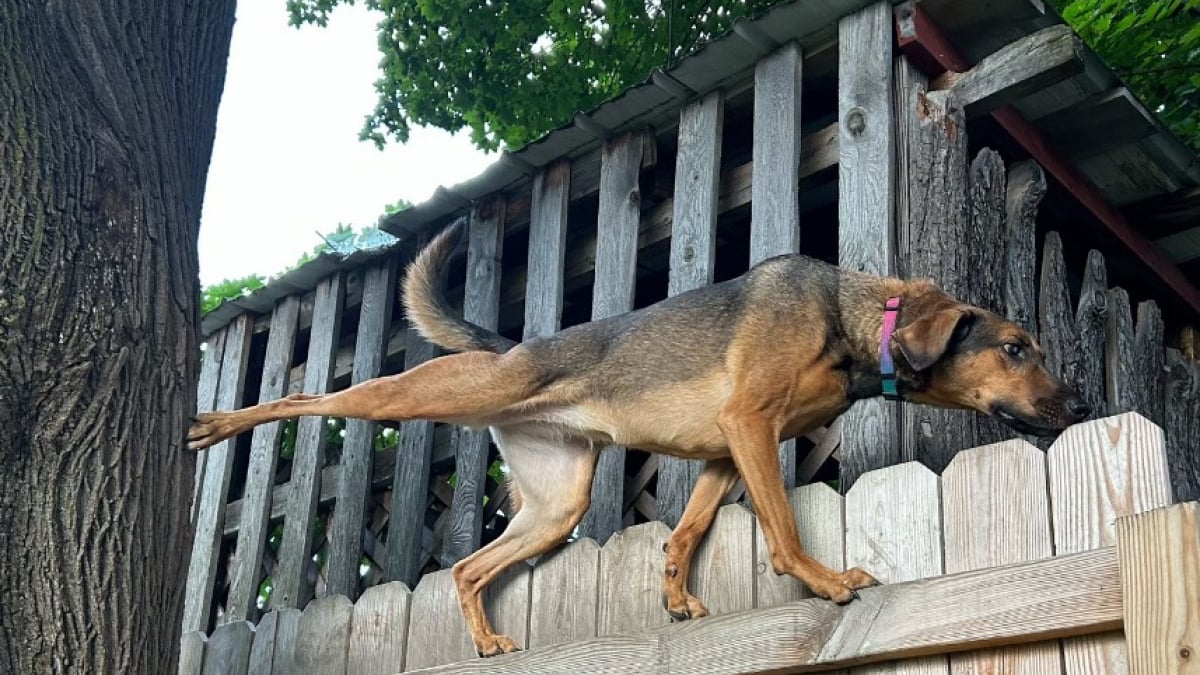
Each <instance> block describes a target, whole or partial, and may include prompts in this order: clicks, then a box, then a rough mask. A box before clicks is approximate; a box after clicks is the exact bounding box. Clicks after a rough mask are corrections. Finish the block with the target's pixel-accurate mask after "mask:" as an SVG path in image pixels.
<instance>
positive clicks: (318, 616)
mask: <svg viewBox="0 0 1200 675" xmlns="http://www.w3.org/2000/svg"><path fill="white" fill-rule="evenodd" d="M314 324H315V321H314ZM353 612H354V605H353V604H352V603H351V602H350V600H349V599H347V598H346V597H345V596H342V595H327V596H325V597H323V598H317V599H316V600H313V601H312V602H310V603H308V606H307V607H305V608H304V612H303V614H301V615H300V625H299V627H298V629H297V632H296V651H295V653H296V657H295V658H296V661H295V665H296V672H298V673H312V674H313V675H342V674H343V673H345V672H346V650H347V648H348V647H349V644H350V619H351V616H352V615H353Z"/></svg>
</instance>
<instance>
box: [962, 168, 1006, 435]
mask: <svg viewBox="0 0 1200 675" xmlns="http://www.w3.org/2000/svg"><path fill="white" fill-rule="evenodd" d="M967 194H968V199H967V209H968V216H969V221H968V227H967V259H968V261H969V264H970V267H971V271H972V272H971V276H970V279H969V282H970V283H969V284H968V288H967V291H968V292H967V295H966V296H965V297H964V298H963V300H964V301H965V302H968V303H971V304H973V305H976V306H978V307H982V308H984V309H987V310H990V311H993V312H995V313H997V314H999V315H1001V316H1003V315H1004V311H1005V305H1004V287H1005V283H1006V278H1007V276H1006V275H1007V274H1008V266H1007V265H1006V264H1005V263H1006V261H1005V249H1006V244H1005V240H1004V236H1005V222H1006V220H1007V212H1006V209H1005V200H1006V198H1007V174H1006V172H1005V168H1004V160H1003V159H1002V158H1001V157H1000V154H999V153H997V152H995V151H994V150H991V149H989V148H984V149H982V150H980V151H979V153H978V154H977V155H976V156H975V159H973V160H972V161H971V167H970V170H969V172H968V174H967ZM974 417H975V427H976V433H977V437H976V441H977V442H978V443H996V442H999V441H1003V440H1005V439H1007V438H1009V437H1010V436H1011V435H1012V434H1011V432H1010V431H1009V430H1008V428H1007V427H1005V426H1004V424H1003V423H1001V422H1000V421H998V420H996V419H995V418H993V417H991V416H985V415H980V414H978V413H976V414H975V416H974Z"/></svg>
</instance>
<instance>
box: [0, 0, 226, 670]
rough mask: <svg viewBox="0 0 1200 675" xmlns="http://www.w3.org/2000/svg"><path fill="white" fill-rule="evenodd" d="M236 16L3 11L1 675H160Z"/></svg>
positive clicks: (189, 460) (172, 616)
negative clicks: (211, 186) (201, 230)
mask: <svg viewBox="0 0 1200 675" xmlns="http://www.w3.org/2000/svg"><path fill="white" fill-rule="evenodd" d="M233 13H234V0H216V1H213V2H149V1H145V0H143V1H140V2H139V1H138V0H124V1H117V0H98V1H96V2H45V1H44V0H15V1H10V2H4V3H0V242H3V243H0V541H2V542H3V544H0V672H3V673H49V672H55V673H58V672H70V673H168V672H173V671H174V669H175V665H174V664H175V661H176V658H177V654H178V649H179V640H178V632H179V626H180V620H181V619H180V616H181V611H182V599H183V594H182V589H183V585H184V575H185V574H186V570H187V560H186V552H187V551H188V550H189V549H190V547H189V546H188V544H189V542H190V541H191V536H190V533H189V530H190V527H189V524H188V519H189V504H190V499H191V489H192V474H193V471H194V470H195V459H194V457H193V456H192V455H189V454H187V453H185V452H184V451H183V447H182V446H183V438H184V432H185V428H186V424H187V420H188V417H189V414H190V412H191V411H193V410H194V405H195V391H194V386H195V376H196V368H197V364H198V358H197V357H198V351H197V334H196V324H197V317H198V312H199V310H198V279H197V260H196V235H197V228H198V225H199V219H200V204H201V200H202V197H203V194H204V182H205V174H206V172H207V170H208V162H209V157H210V154H211V150H212V141H213V134H214V130H215V125H216V114H217V104H218V102H219V100H220V95H221V88H222V86H223V84H224V79H225V62H226V58H227V56H228V53H229V40H230V35H231V33H232V29H233Z"/></svg>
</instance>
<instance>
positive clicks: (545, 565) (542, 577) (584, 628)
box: [529, 539, 600, 648]
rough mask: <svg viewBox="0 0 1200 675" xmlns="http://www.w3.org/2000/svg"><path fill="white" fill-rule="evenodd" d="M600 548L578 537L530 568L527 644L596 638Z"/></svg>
mask: <svg viewBox="0 0 1200 675" xmlns="http://www.w3.org/2000/svg"><path fill="white" fill-rule="evenodd" d="M599 577H600V547H599V545H597V544H596V542H595V541H593V540H591V539H580V540H578V541H575V542H572V543H570V544H567V545H566V546H564V547H562V548H560V549H558V550H556V551H552V552H550V553H547V554H546V555H544V556H542V558H541V560H539V561H538V564H537V566H536V567H534V568H533V580H532V582H531V586H532V593H531V597H530V604H529V646H530V648H533V647H543V646H546V645H555V644H561V643H564V642H574V641H576V640H586V639H588V638H593V637H596V598H597V589H598V584H599Z"/></svg>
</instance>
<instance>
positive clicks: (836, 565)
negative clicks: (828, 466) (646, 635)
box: [701, 483, 846, 607]
mask: <svg viewBox="0 0 1200 675" xmlns="http://www.w3.org/2000/svg"><path fill="white" fill-rule="evenodd" d="M788 502H789V504H790V505H791V507H792V515H793V516H795V518H796V526H797V529H799V530H800V545H801V546H802V547H803V548H804V552H805V553H807V554H808V555H810V556H812V557H813V558H815V559H816V560H817V561H818V562H820V563H821V564H822V565H825V566H826V567H829V568H830V569H834V570H841V569H842V567H843V566H845V564H846V551H845V544H846V526H845V524H846V520H845V514H844V513H843V505H842V496H841V495H840V494H838V493H837V491H835V490H834V489H833V488H831V487H829V486H828V485H826V484H824V483H811V484H809V485H802V486H800V487H798V488H795V489H793V490H792V491H791V492H789V493H788ZM754 573H755V589H754V598H755V606H756V607H774V606H775V605H782V604H783V603H785V602H792V601H793V600H801V599H803V598H809V597H812V591H810V590H809V589H808V588H807V587H806V586H805V585H804V584H802V583H800V582H799V581H797V580H796V579H793V578H792V577H790V576H788V575H786V574H775V570H774V568H773V567H772V566H771V552H770V550H768V549H767V539H766V537H765V536H764V535H763V532H762V525H761V524H760V523H759V522H758V520H757V519H755V521H754ZM701 599H702V600H703V598H701Z"/></svg>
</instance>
